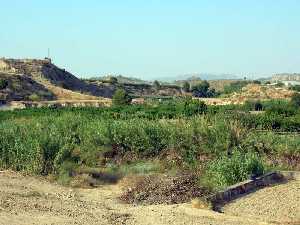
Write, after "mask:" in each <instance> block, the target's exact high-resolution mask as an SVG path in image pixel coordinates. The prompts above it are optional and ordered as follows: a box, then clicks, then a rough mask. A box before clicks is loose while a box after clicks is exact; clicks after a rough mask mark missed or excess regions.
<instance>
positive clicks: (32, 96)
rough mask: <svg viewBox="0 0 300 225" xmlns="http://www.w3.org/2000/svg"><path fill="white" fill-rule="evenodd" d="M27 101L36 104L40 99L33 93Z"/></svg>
mask: <svg viewBox="0 0 300 225" xmlns="http://www.w3.org/2000/svg"><path fill="white" fill-rule="evenodd" d="M28 100H30V101H33V102H37V101H40V100H41V97H40V96H38V95H37V94H35V93H34V94H31V95H29V96H28Z"/></svg>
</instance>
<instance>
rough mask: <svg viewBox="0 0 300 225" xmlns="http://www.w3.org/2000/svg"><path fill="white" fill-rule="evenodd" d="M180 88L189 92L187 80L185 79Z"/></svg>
mask: <svg viewBox="0 0 300 225" xmlns="http://www.w3.org/2000/svg"><path fill="white" fill-rule="evenodd" d="M182 89H183V90H184V91H185V92H190V90H191V85H190V83H189V82H187V81H185V82H184V83H183V85H182Z"/></svg>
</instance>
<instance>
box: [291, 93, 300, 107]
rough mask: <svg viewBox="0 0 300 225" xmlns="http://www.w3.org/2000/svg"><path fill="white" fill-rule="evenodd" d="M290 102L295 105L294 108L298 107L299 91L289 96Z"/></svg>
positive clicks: (299, 101) (299, 104) (299, 103)
mask: <svg viewBox="0 0 300 225" xmlns="http://www.w3.org/2000/svg"><path fill="white" fill-rule="evenodd" d="M291 104H292V105H293V106H295V107H296V108H299V107H300V93H295V94H293V96H292V98H291Z"/></svg>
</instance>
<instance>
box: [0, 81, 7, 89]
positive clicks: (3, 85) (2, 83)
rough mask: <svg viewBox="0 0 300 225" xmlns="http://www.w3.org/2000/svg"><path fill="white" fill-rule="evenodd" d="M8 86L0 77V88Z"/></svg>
mask: <svg viewBox="0 0 300 225" xmlns="http://www.w3.org/2000/svg"><path fill="white" fill-rule="evenodd" d="M7 86H8V82H7V80H4V79H0V90H2V89H5V88H6V87H7Z"/></svg>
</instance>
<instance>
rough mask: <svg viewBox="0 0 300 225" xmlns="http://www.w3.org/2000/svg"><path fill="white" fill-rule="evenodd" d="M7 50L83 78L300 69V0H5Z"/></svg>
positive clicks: (2, 24) (3, 41)
mask: <svg viewBox="0 0 300 225" xmlns="http://www.w3.org/2000/svg"><path fill="white" fill-rule="evenodd" d="M0 3H1V4H0V57H6V58H44V57H46V56H47V49H48V48H50V56H51V58H52V59H53V62H54V63H55V64H56V65H58V66H60V67H63V68H65V69H66V70H68V71H70V72H72V73H74V74H75V75H77V76H78V77H91V76H97V75H104V74H108V73H112V74H123V75H129V76H134V77H139V78H143V79H154V78H160V77H172V76H177V75H181V74H190V73H217V74H237V75H240V76H243V77H244V76H264V75H269V74H273V73H281V72H289V73H294V72H300V1H299V0H185V1H184V0H180V1H179V0H139V1H138V0H119V1H118V0H109V1H108V0H106V1H104V0H85V1H82V0H72V1H71V0H51V1H40V0H26V1H25V0H24V1H23V0H9V1H5V0H0Z"/></svg>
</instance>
